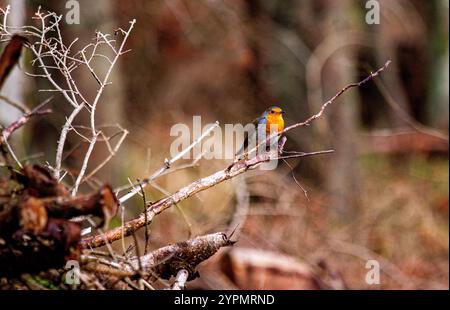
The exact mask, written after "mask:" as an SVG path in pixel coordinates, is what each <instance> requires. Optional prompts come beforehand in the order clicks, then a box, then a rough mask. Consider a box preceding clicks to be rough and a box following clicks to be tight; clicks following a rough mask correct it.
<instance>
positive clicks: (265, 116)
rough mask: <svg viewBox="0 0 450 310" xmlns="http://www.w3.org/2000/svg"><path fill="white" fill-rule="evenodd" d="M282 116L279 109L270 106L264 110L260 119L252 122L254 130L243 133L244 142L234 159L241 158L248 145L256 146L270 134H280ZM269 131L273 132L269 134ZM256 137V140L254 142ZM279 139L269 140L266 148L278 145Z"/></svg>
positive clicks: (282, 128) (282, 126) (282, 127)
mask: <svg viewBox="0 0 450 310" xmlns="http://www.w3.org/2000/svg"><path fill="white" fill-rule="evenodd" d="M283 114H285V112H284V111H283V110H282V109H281V108H280V107H277V106H272V107H269V108H268V109H266V110H265V111H264V112H263V113H262V114H261V116H260V117H258V118H256V119H255V120H254V121H253V122H252V125H253V128H254V129H252V130H250V131H245V132H244V142H243V144H242V146H241V148H240V149H239V151H237V153H236V157H241V156H242V155H243V153H244V151H245V150H246V149H247V148H248V146H249V145H251V146H257V145H258V144H259V143H261V142H263V139H264V138H266V137H268V136H269V135H270V134H274V133H275V132H276V133H280V132H282V131H283V130H284V119H283ZM261 125H262V126H261ZM264 125H265V126H264ZM271 130H274V132H271ZM257 132H259V134H258V135H257V134H256V133H257ZM257 137H258V139H257V140H256V138H257ZM279 138H280V136H277V137H274V138H273V139H271V141H270V143H269V144H268V145H267V147H270V146H271V145H273V144H274V143H278V140H279ZM255 140H256V141H255ZM252 143H253V144H252ZM247 151H248V150H247Z"/></svg>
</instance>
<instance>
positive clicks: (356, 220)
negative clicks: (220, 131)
mask: <svg viewBox="0 0 450 310" xmlns="http://www.w3.org/2000/svg"><path fill="white" fill-rule="evenodd" d="M378 2H379V4H380V9H381V11H380V13H381V18H380V24H379V25H368V24H367V23H366V22H365V15H366V12H367V10H366V8H365V3H366V1H356V0H355V1H351V0H347V1H333V0H314V1H313V0H302V1H269V0H229V1H221V0H198V1H187V0H166V1H162V0H161V1H141V0H128V1H111V0H96V1H88V0H79V3H80V9H81V15H80V24H79V25H67V24H63V25H64V28H63V29H62V31H63V33H64V36H65V39H66V41H67V42H69V41H72V40H73V38H75V37H79V38H80V41H82V42H88V41H89V40H91V39H92V38H93V36H94V32H95V30H97V29H98V30H102V31H105V32H110V33H111V32H114V29H116V28H118V27H126V26H127V25H128V22H129V21H130V20H132V19H133V18H136V20H137V23H136V26H135V29H134V30H133V32H132V33H131V36H130V38H129V40H128V42H127V47H128V48H130V49H132V51H131V52H130V53H127V54H126V55H124V56H123V57H122V58H120V63H119V66H118V67H117V68H116V70H115V71H114V72H113V76H112V82H113V84H112V85H111V86H109V88H108V89H107V93H106V97H105V98H104V100H103V102H102V104H101V106H100V108H99V112H98V115H99V116H98V117H99V122H100V120H101V122H103V123H120V124H121V125H122V126H123V127H124V128H126V129H127V130H129V131H130V135H129V136H128V137H127V139H126V140H125V142H124V145H123V146H122V148H121V149H120V151H119V153H118V154H117V156H116V157H115V158H114V159H113V160H112V162H110V163H109V164H108V166H107V167H106V168H105V169H103V170H101V171H100V172H99V173H98V175H97V178H98V179H99V180H102V181H105V182H109V183H111V184H112V185H113V186H114V187H116V186H120V185H124V184H125V185H126V184H127V180H128V178H129V179H131V180H133V181H135V180H136V179H137V178H141V179H142V178H145V177H146V176H148V175H149V173H151V172H152V171H154V170H155V169H157V168H158V167H159V166H160V165H161V163H162V162H163V160H164V158H166V157H168V156H170V154H169V149H170V143H171V142H172V141H173V139H174V137H170V135H169V133H170V128H171V126H172V125H174V124H176V123H185V124H187V125H188V126H189V127H191V126H192V116H194V115H201V116H202V121H203V124H204V125H206V124H207V123H211V122H214V121H216V120H218V121H219V122H220V124H221V125H222V126H223V125H224V124H226V123H232V124H235V123H244V124H245V123H248V122H249V121H251V120H252V119H253V118H255V117H256V116H258V115H259V114H260V113H261V112H262V111H263V110H265V109H266V108H267V107H268V106H271V105H278V106H280V107H282V108H283V109H284V110H285V111H286V120H287V123H288V124H292V123H294V122H298V121H302V120H304V119H306V118H307V117H308V116H310V115H312V114H314V113H315V112H317V111H318V109H320V106H321V104H322V103H323V102H325V101H326V100H327V99H329V98H330V97H331V96H333V95H334V94H335V93H336V92H337V91H339V90H340V89H341V88H342V87H344V86H345V85H346V84H348V83H351V82H354V81H357V80H360V79H361V78H363V77H365V76H367V74H368V73H369V72H370V71H371V70H375V69H376V68H377V67H379V66H382V65H383V64H384V63H385V62H386V61H387V60H388V59H391V60H392V63H391V65H390V67H389V69H388V70H386V71H384V72H383V73H382V74H381V76H380V77H379V78H376V79H375V81H372V82H369V83H368V84H366V85H364V86H363V87H360V88H358V89H353V90H351V91H350V92H348V93H346V94H345V95H344V96H342V97H341V98H340V99H339V100H338V102H337V103H336V105H334V106H332V107H331V108H330V110H328V112H327V113H326V116H325V117H324V118H322V119H320V120H317V121H316V122H314V123H313V124H312V125H311V126H309V127H307V128H300V129H296V130H294V131H291V132H290V133H289V134H288V143H287V146H286V149H288V150H297V151H315V150H322V149H334V150H335V153H333V154H331V155H324V156H319V157H311V158H306V159H302V160H292V161H290V166H292V169H291V167H289V166H287V165H286V164H284V163H280V165H279V167H278V168H277V169H276V170H275V171H270V172H261V171H257V172H250V173H246V174H245V175H244V176H243V177H242V176H241V177H240V178H238V179H236V180H232V181H229V182H226V183H223V184H220V185H219V186H216V187H214V188H211V189H210V190H208V191H204V192H202V193H199V194H198V195H196V197H193V198H190V199H188V200H186V201H184V202H183V203H182V204H181V205H179V207H180V208H172V209H171V210H169V211H168V212H165V213H163V214H161V215H160V216H158V217H157V219H156V220H155V221H154V222H153V223H152V225H151V228H150V229H151V241H150V246H151V247H155V248H156V247H159V246H162V245H166V244H167V243H169V242H177V241H182V240H185V239H187V238H188V237H190V236H196V235H199V234H204V233H207V232H215V231H221V230H225V231H226V230H227V229H228V230H230V231H231V230H232V229H233V228H235V227H236V224H237V223H239V226H238V232H237V238H238V240H239V241H238V243H237V244H236V246H235V247H233V249H232V250H231V251H230V250H226V251H223V253H222V254H221V255H218V256H215V257H214V258H213V259H212V260H209V261H207V262H205V263H204V264H203V265H202V267H201V268H200V270H199V272H200V275H201V277H200V278H199V279H197V280H195V282H192V283H189V287H191V288H216V289H218V288H254V289H260V288H267V289H270V288H279V289H290V288H294V289H295V288H300V289H303V288H318V287H320V286H321V285H320V284H318V283H319V282H323V283H327V285H328V286H329V287H332V288H363V289H394V288H400V289H448V283H449V282H448V281H449V278H448V275H449V252H448V249H449V217H448V196H449V195H448V194H449V193H448V186H449V184H448V183H449V176H448V172H449V171H448V128H449V110H448V109H449V97H448V96H449V93H448V83H449V81H448V75H449V63H448V61H449V54H448V53H449V50H448V28H449V25H448V18H449V16H448V5H449V3H448V1H446V0H433V1H422V0H398V1H389V0H380V1H378ZM8 3H10V4H11V7H12V11H11V14H12V15H11V18H12V20H11V21H12V22H14V23H15V24H17V25H23V24H29V23H30V22H31V19H30V17H31V16H32V15H33V14H34V12H35V11H36V9H37V8H38V6H42V8H43V9H44V10H53V11H55V12H57V13H58V14H65V13H66V12H67V9H66V8H65V4H66V1H61V0H49V1H36V0H33V1H31V0H12V1H5V0H0V6H1V7H5V6H6V4H8ZM3 46H4V44H2V48H3ZM30 57H31V55H30V54H29V53H24V57H23V59H22V62H21V66H22V67H26V68H27V69H28V70H31V67H30V64H29V60H30ZM80 74H85V76H81V77H80V78H81V79H82V81H83V88H85V89H86V90H90V89H91V90H92V92H93V93H94V92H95V91H96V86H97V85H96V82H95V80H94V79H93V77H92V76H91V75H90V74H89V72H86V73H80ZM46 83H47V82H46V81H45V80H38V79H33V78H29V77H26V76H25V75H24V74H23V73H22V72H21V70H20V69H18V68H16V70H15V72H14V73H13V76H11V77H10V78H9V79H8V81H7V82H6V84H5V85H4V87H3V88H2V95H5V96H8V97H10V98H13V99H14V100H16V101H19V102H24V103H26V104H27V105H28V106H30V107H33V106H36V104H37V103H39V102H41V101H43V100H44V99H45V98H47V97H48V94H46V93H39V92H38V91H37V90H38V89H43V88H48V85H47V84H46ZM60 100H61V98H59V97H57V96H56V97H55V99H54V100H53V101H52V103H51V105H52V108H53V109H54V110H55V112H56V113H54V114H52V115H51V116H49V117H45V118H42V119H39V120H33V121H32V122H30V124H28V125H27V126H26V127H25V128H24V129H23V130H21V131H20V133H17V134H15V136H14V139H12V141H11V144H12V145H13V147H14V149H15V150H16V153H17V155H18V156H19V157H20V158H22V159H24V158H28V161H30V162H39V163H45V162H49V163H53V162H54V156H55V155H54V154H55V148H56V142H57V138H58V134H59V131H60V128H61V126H62V125H63V123H64V115H66V114H67V111H66V110H65V108H66V104H59V103H58V101H60ZM18 116H19V114H16V111H15V110H13V109H11V108H10V107H9V106H8V105H5V104H2V103H1V102H0V122H1V124H7V123H10V122H11V121H13V120H15V119H16V118H17V117H18ZM83 117H87V116H86V115H85V116H83V115H82V116H80V119H83ZM78 142H79V138H78V137H76V136H75V135H74V136H69V140H68V146H67V147H66V150H67V154H66V155H65V156H66V165H68V166H69V167H70V166H71V165H73V167H79V165H80V154H84V153H85V152H86V148H87V146H88V145H87V144H86V145H84V144H81V145H80V144H78ZM106 154H107V150H106V147H104V146H103V145H101V144H99V146H98V147H96V150H95V153H94V158H93V163H92V165H94V163H95V162H97V163H98V162H101V161H102V160H103V159H104V158H105V156H106ZM198 164H199V165H198V166H196V167H191V168H187V169H183V170H179V171H177V172H174V173H173V174H169V175H168V176H166V177H163V178H160V179H158V181H157V182H156V184H155V185H154V186H153V187H149V188H148V190H147V194H148V197H149V199H150V200H155V199H158V198H160V197H162V196H163V195H164V193H167V192H173V191H175V190H177V189H178V188H180V187H181V186H184V185H186V184H189V183H190V182H191V181H193V180H195V179H198V178H199V177H202V176H206V175H208V174H210V173H212V172H215V171H216V170H219V169H223V168H224V167H226V165H227V164H228V162H227V161H222V160H200V161H199V163H198ZM291 171H293V172H291ZM293 175H295V177H296V179H298V181H299V182H300V183H301V185H302V186H303V187H304V188H305V189H307V190H308V198H309V199H308V198H307V197H305V194H304V192H303V190H302V189H301V188H300V187H299V186H298V185H297V184H296V181H295V179H294V177H293ZM180 209H181V210H183V212H180ZM141 211H142V201H141V199H139V198H136V199H135V200H134V201H133V203H130V204H128V205H127V213H126V217H127V218H132V217H134V216H136V215H137V214H138V213H139V212H141ZM118 223H119V221H118V220H117V221H115V222H114V223H113V224H115V225H118ZM370 259H375V260H377V261H378V262H379V263H380V267H381V279H380V284H379V285H369V284H367V283H366V281H365V279H366V273H367V272H368V271H369V270H368V269H366V262H367V260H370Z"/></svg>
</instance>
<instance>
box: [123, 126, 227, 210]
mask: <svg viewBox="0 0 450 310" xmlns="http://www.w3.org/2000/svg"><path fill="white" fill-rule="evenodd" d="M218 126H219V122H217V121H216V122H215V123H214V125H212V126H211V127H210V128H209V129H208V130H206V131H205V132H204V133H203V134H202V135H201V136H200V137H198V138H197V139H196V140H195V141H194V142H193V143H192V144H191V145H189V146H188V147H187V148H185V149H184V150H183V151H181V152H180V153H178V154H177V155H176V156H174V157H173V158H171V159H166V160H165V161H164V165H163V166H162V167H161V168H160V169H158V170H157V171H156V172H155V173H153V174H152V175H151V176H150V177H148V178H146V179H144V180H142V182H141V183H140V185H141V186H142V187H146V186H147V185H148V184H150V183H151V182H152V181H154V180H155V179H156V178H158V177H159V176H161V175H162V174H163V173H164V172H165V171H166V170H169V169H170V167H171V166H172V165H173V163H175V162H176V161H177V160H179V159H180V158H182V157H183V156H184V155H185V154H187V153H189V152H190V150H192V149H193V148H194V146H196V145H197V144H199V143H200V142H201V141H202V140H203V139H204V138H206V137H207V136H209V134H210V133H211V132H212V131H213V130H214V129H215V128H216V127H218ZM139 192H140V188H139V187H134V188H133V189H132V190H131V191H130V192H129V193H127V194H125V195H123V196H122V197H120V198H119V202H120V203H124V202H125V201H127V200H128V199H130V198H132V197H134V196H135V195H136V194H137V193H139Z"/></svg>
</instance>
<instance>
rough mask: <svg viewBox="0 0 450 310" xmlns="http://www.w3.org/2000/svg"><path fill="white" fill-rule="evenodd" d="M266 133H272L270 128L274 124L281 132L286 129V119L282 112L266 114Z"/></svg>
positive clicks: (277, 130)
mask: <svg viewBox="0 0 450 310" xmlns="http://www.w3.org/2000/svg"><path fill="white" fill-rule="evenodd" d="M266 121H267V122H266V133H270V128H271V127H272V126H274V127H275V129H276V132H280V131H283V130H284V119H283V116H282V115H281V114H277V115H271V114H268V115H267V116H266Z"/></svg>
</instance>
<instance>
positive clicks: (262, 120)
mask: <svg viewBox="0 0 450 310" xmlns="http://www.w3.org/2000/svg"><path fill="white" fill-rule="evenodd" d="M265 122H266V117H265V116H264V115H263V116H260V117H258V118H256V119H254V120H253V121H252V124H253V125H254V129H253V130H251V131H250V132H248V131H245V132H244V143H242V146H241V148H240V149H239V150H238V151H237V152H236V156H238V155H242V154H243V153H244V151H245V149H246V148H247V147H248V144H249V142H250V140H249V139H254V138H256V130H257V128H258V125H259V124H264V123H265Z"/></svg>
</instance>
